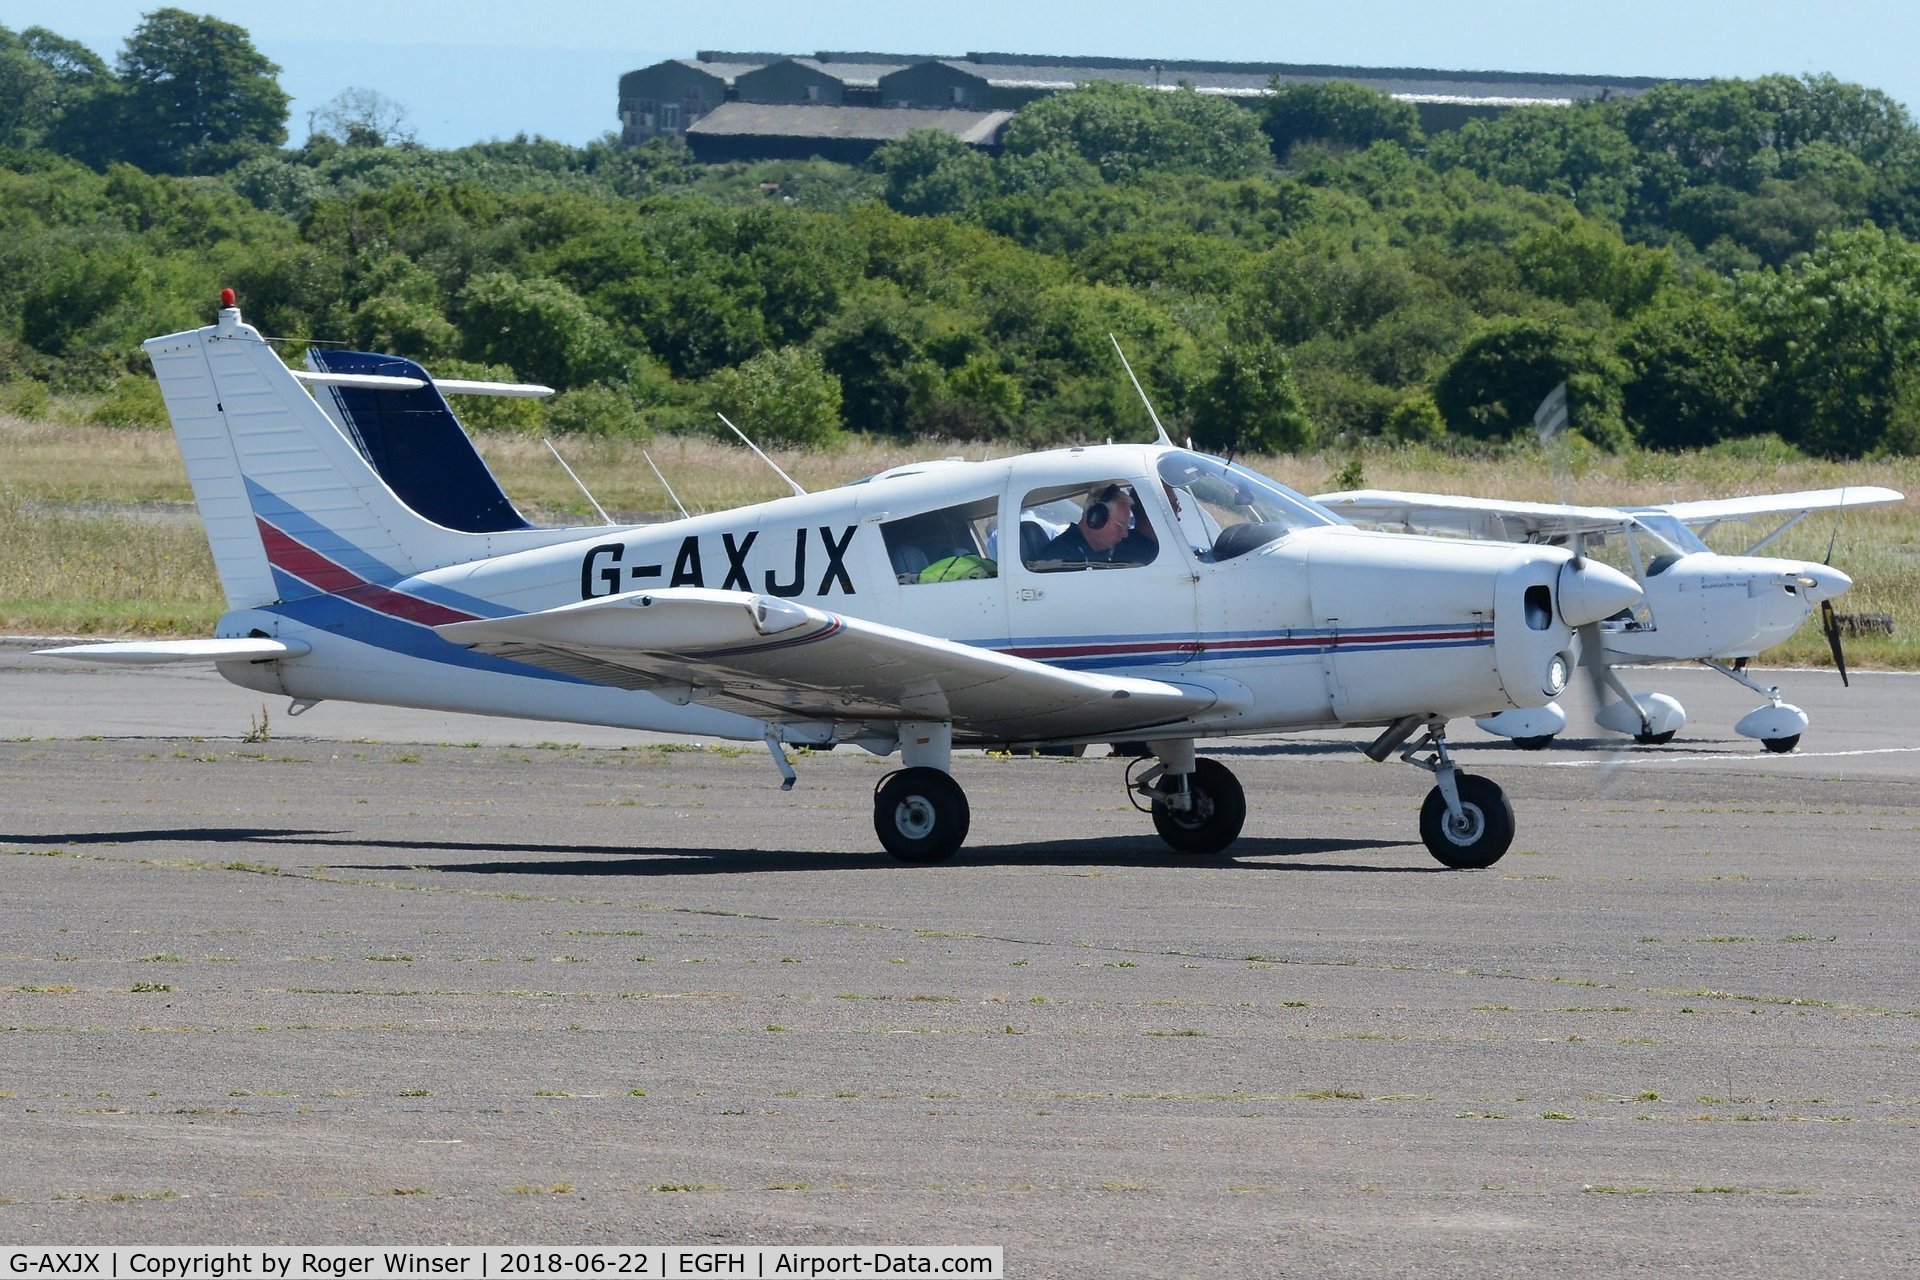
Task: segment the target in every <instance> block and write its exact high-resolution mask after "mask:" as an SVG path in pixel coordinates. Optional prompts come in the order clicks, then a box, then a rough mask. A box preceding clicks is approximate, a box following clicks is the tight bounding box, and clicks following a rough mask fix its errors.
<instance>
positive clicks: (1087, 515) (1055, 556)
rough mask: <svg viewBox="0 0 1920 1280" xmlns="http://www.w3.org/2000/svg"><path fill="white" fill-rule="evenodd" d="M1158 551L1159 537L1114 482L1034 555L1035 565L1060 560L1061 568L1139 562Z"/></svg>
mask: <svg viewBox="0 0 1920 1280" xmlns="http://www.w3.org/2000/svg"><path fill="white" fill-rule="evenodd" d="M1159 551H1160V539H1159V537H1158V535H1156V534H1155V533H1154V531H1153V526H1152V525H1151V524H1150V523H1148V521H1147V516H1146V513H1145V512H1144V511H1141V510H1140V509H1139V504H1138V503H1136V502H1135V501H1134V498H1133V494H1132V493H1131V492H1130V491H1129V490H1128V489H1127V488H1126V486H1124V485H1121V484H1119V483H1117V482H1116V483H1114V484H1110V485H1108V486H1106V487H1105V488H1104V489H1102V490H1100V491H1099V492H1098V493H1096V494H1095V495H1094V497H1093V500H1092V501H1091V502H1089V503H1087V508H1086V510H1085V511H1083V512H1081V513H1080V519H1079V521H1078V523H1076V524H1072V525H1069V526H1067V529H1066V531H1065V532H1063V533H1061V534H1060V535H1059V536H1058V537H1056V538H1054V539H1053V541H1051V542H1049V543H1047V545H1046V548H1045V549H1044V550H1043V551H1042V552H1041V553H1040V554H1039V556H1037V557H1035V562H1036V564H1041V563H1046V562H1049V561H1058V562H1061V565H1062V567H1064V568H1074V567H1077V566H1079V565H1083V564H1096V563H1106V564H1115V565H1141V564H1146V563H1148V562H1149V561H1151V560H1152V559H1153V558H1154V556H1155V555H1157V554H1158V553H1159Z"/></svg>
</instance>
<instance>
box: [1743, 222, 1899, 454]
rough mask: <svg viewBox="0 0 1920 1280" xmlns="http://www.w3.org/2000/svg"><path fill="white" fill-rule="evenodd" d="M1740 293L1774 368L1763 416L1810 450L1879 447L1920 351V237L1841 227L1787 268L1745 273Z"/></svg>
mask: <svg viewBox="0 0 1920 1280" xmlns="http://www.w3.org/2000/svg"><path fill="white" fill-rule="evenodd" d="M1735 298H1736V306H1737V307H1738V309H1739V312H1740V314H1741V317H1742V319H1743V320H1744V321H1745V322H1746V323H1748V324H1750V325H1752V326H1753V328H1754V330H1755V331H1756V334H1757V349H1758V356H1759V359H1760V361H1761V362H1762V364H1763V366H1764V367H1766V368H1768V369H1769V371H1770V373H1771V376H1770V378H1769V379H1768V383H1767V386H1766V389H1765V393H1764V395H1763V398H1762V401H1761V408H1760V414H1759V422H1758V423H1757V424H1756V425H1757V426H1758V427H1759V428H1760V429H1761V430H1762V431H1772V432H1774V433H1776V434H1778V435H1779V436H1780V437H1781V438H1782V439H1784V440H1786V441H1787V442H1788V443H1790V444H1795V445H1798V446H1799V447H1800V448H1802V449H1804V450H1806V451H1807V452H1809V453H1819V454H1827V455H1830V456H1835V457H1860V456H1862V455H1864V454H1866V453H1870V452H1872V451H1874V450H1875V449H1877V448H1879V447H1880V446H1881V444H1882V443H1883V441H1884V439H1885V437H1886V433H1887V430H1888V426H1889V420H1890V417H1891V415H1892V414H1893V412H1894V409H1895V405H1896V401H1897V400H1898V398H1899V396H1898V390H1899V383H1898V378H1899V375H1900V371H1901V370H1902V369H1904V368H1906V367H1908V366H1910V365H1912V364H1913V363H1914V362H1915V361H1916V360H1917V359H1920V245H1916V244H1913V243H1912V242H1910V241H1907V240H1904V239H1902V238H1900V237H1899V236H1894V235H1889V234H1888V233H1886V232H1884V231H1881V230H1879V229H1878V228H1873V227H1863V228H1859V229H1856V230H1851V231H1840V232H1835V233H1833V234H1831V235H1828V236H1825V237H1823V238H1822V239H1821V241H1820V243H1819V245H1818V246H1817V247H1816V248H1815V249H1814V251H1813V252H1812V253H1810V254H1808V255H1806V256H1805V257H1804V258H1799V259H1795V260H1794V261H1793V262H1792V263H1790V264H1789V265H1788V266H1787V267H1785V268H1782V269H1781V270H1778V271H1765V272H1749V273H1747V274H1745V275H1743V276H1741V277H1740V278H1739V280H1738V281H1737V282H1736V292H1735Z"/></svg>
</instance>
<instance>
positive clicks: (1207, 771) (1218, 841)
mask: <svg viewBox="0 0 1920 1280" xmlns="http://www.w3.org/2000/svg"><path fill="white" fill-rule="evenodd" d="M1187 790H1188V791H1190V792H1191V793H1192V795H1193V807H1192V808H1191V809H1189V810H1187V811H1186V812H1184V813H1176V812H1174V811H1173V810H1172V809H1169V808H1168V807H1167V805H1166V802H1165V801H1164V800H1161V799H1158V798H1156V799H1155V800H1154V802H1153V829H1154V830H1155V831H1158V832H1159V833H1160V838H1161V839H1162V840H1165V841H1166V842H1167V844H1168V846H1169V847H1170V848H1172V850H1173V851H1174V852H1175V853H1188V854H1202V855H1204V854H1211V853H1219V852H1221V851H1222V850H1224V849H1225V848H1226V847H1227V846H1228V845H1230V844H1232V843H1233V842H1234V841H1235V840H1237V839H1239V838H1240V828H1241V827H1242V826H1244V825H1246V821H1247V793H1246V792H1245V791H1244V790H1242V789H1241V786H1240V779H1238V778H1236V777H1234V776H1233V770H1231V769H1229V768H1227V766H1225V765H1223V764H1221V763H1220V762H1219V761H1218V760H1196V761H1194V762H1193V773H1192V775H1191V776H1190V777H1189V778H1188V779H1187Z"/></svg>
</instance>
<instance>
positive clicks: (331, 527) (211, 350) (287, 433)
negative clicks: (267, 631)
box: [144, 306, 570, 609]
mask: <svg viewBox="0 0 1920 1280" xmlns="http://www.w3.org/2000/svg"><path fill="white" fill-rule="evenodd" d="M144 345H145V348H146V351H147V355H148V357H149V358H151V359H152V361H153V368H154V373H155V376H156V377H157V378H158V379H159V383H160V391H161V395H162V396H163V397H164V398H165V400H166V405H167V414H168V416H169V417H170V418H172V420H173V429H174V434H175V435H176V436H177V437H178V438H179V442H180V453H181V456H182V457H183V458H184V459H185V461H186V464H187V476H188V479H189V480H191V481H192V484H193V496H194V499H195V501H197V502H198V503H199V506H200V515H201V519H202V520H203V521H204V522H205V524H206V527H207V540H208V542H209V543H210V544H211V546H212V549H213V561H214V567H215V568H216V569H217V570H218V571H219V574H220V585H221V587H222V588H223V589H224V590H225V592H226V595H227V602H228V604H229V606H230V607H232V608H234V609H245V608H253V607H257V606H260V605H265V604H270V603H273V602H275V601H279V600H287V599H294V598H298V597H301V596H307V595H314V594H320V593H325V592H334V591H340V590H344V589H347V588H348V587H350V586H353V585H356V584H360V583H366V582H375V583H391V582H395V581H398V580H400V579H402V578H405V577H408V576H410V575H412V574H415V573H418V572H421V571H423V570H426V569H433V568H438V567H441V566H443V565H449V564H459V563H463V562H466V561H469V560H473V559H477V558H479V557H481V556H484V555H497V554H500V553H501V552H503V551H508V550H518V549H520V548H521V547H526V546H540V545H545V544H547V543H550V542H554V541H559V540H561V539H562V538H565V537H567V536H570V535H569V534H567V533H566V532H565V531H562V530H554V529H534V528H530V527H528V526H527V524H526V522H525V521H523V520H521V519H520V518H519V515H518V513H516V512H512V508H511V506H509V505H507V504H506V499H505V497H504V495H501V494H500V492H499V486H498V485H497V484H496V483H495V482H494V481H493V477H492V475H491V474H490V473H488V472H487V471H486V467H485V464H484V463H482V462H481V461H480V459H479V457H478V455H477V454H473V452H472V445H471V444H470V443H468V442H465V441H464V433H461V434H462V436H463V440H462V446H461V447H462V448H463V449H464V450H465V453H466V455H467V457H466V459H464V460H462V462H461V467H462V475H463V477H464V479H465V480H466V481H467V482H468V483H469V484H471V483H472V482H473V480H474V474H475V472H476V471H477V473H478V475H479V476H480V477H482V478H484V482H485V484H486V486H487V487H488V488H489V489H490V490H491V492H492V494H493V495H495V496H496V497H497V498H498V505H497V506H494V505H489V502H488V501H487V500H483V502H482V504H481V505H482V507H484V508H485V509H486V511H487V512H488V515H487V517H486V518H484V519H480V520H478V523H479V524H482V525H486V524H493V525H496V526H498V530H497V531H490V532H481V531H470V530H471V527H472V526H473V525H474V524H475V523H476V521H475V520H472V519H469V520H467V521H465V522H464V523H466V524H467V525H468V526H469V528H468V529H466V530H463V529H462V528H461V527H459V522H456V523H455V525H454V527H449V526H448V525H446V524H442V523H439V522H438V521H437V520H436V519H432V518H429V517H428V516H427V515H423V514H422V513H421V512H420V511H419V510H417V509H416V508H415V507H414V506H412V505H410V503H409V502H408V501H407V500H403V499H402V497H401V496H400V493H399V492H396V489H400V490H401V491H402V492H406V491H408V488H409V487H411V489H412V492H411V493H410V496H411V497H412V498H414V499H415V500H421V494H422V493H423V492H425V489H426V487H427V486H425V484H424V482H422V481H421V480H420V479H419V478H420V477H422V476H424V475H426V474H427V463H426V461H425V460H424V458H420V457H416V458H415V460H414V461H413V462H411V463H409V464H408V465H407V466H406V467H403V468H401V471H402V472H404V473H406V474H407V475H409V476H411V477H413V479H412V480H409V481H405V482H403V483H402V484H400V485H390V484H389V483H388V482H387V481H386V480H384V479H383V478H382V476H381V474H380V472H379V471H378V470H376V469H375V467H374V465H373V463H372V462H371V461H369V458H370V457H372V456H377V455H373V454H372V453H371V451H370V450H363V449H362V448H358V447H356V445H355V443H354V442H353V441H352V440H350V439H349V438H348V436H347V435H346V434H344V433H343V431H342V428H341V426H340V425H339V424H336V422H335V421H333V420H332V419H330V418H329V416H328V414H327V413H326V412H325V411H324V410H323V409H322V408H321V407H320V405H319V404H317V403H316V402H315V401H314V399H313V397H312V396H310V395H308V394H307V392H306V390H305V389H304V388H303V387H302V386H301V385H300V383H299V382H298V380H296V379H295V377H294V375H293V373H292V371H291V370H289V369H288V368H287V367H286V365H284V364H282V363H281V361H280V357H279V356H278V355H276V354H275V353H274V351H273V348H272V347H270V346H269V345H268V344H267V342H266V340H265V339H263V338H262V337H261V336H260V334H259V332H258V331H257V330H255V329H254V328H253V327H252V326H251V325H248V324H246V323H244V322H243V321H242V320H241V318H240V311H239V309H238V308H237V307H233V306H226V307H223V308H222V309H221V311H220V319H219V322H218V323H217V324H214V325H210V326H208V327H207V328H204V329H193V330H188V331H186V332H183V333H175V334H169V335H168V336H166V337H162V338H152V339H149V340H148V341H147V342H146V343H145V344H144ZM427 392H428V394H429V395H431V396H432V398H433V400H434V401H435V402H436V403H437V404H438V407H439V410H440V411H441V412H442V413H445V417H446V420H447V421H446V424H445V425H449V426H451V427H452V429H453V430H454V431H456V432H458V431H459V426H458V423H456V422H453V421H452V414H451V413H450V412H446V406H445V402H444V401H441V400H440V398H439V394H438V392H435V391H433V390H432V388H431V385H430V384H429V386H428V388H427ZM356 417H357V415H356ZM383 438H384V439H385V440H386V441H387V444H383V448H388V447H390V446H391V441H392V440H393V439H394V438H395V437H393V436H392V435H390V434H389V435H386V436H384V437H383ZM439 439H440V444H441V446H442V447H444V446H445V445H446V444H447V443H448V441H447V440H446V438H445V437H444V436H441V437H440V438H439ZM459 505H460V504H459V503H458V502H457V501H456V502H452V503H451V504H450V505H448V506H447V507H445V508H444V509H441V510H436V514H437V515H444V514H445V511H447V510H453V509H456V508H457V507H458V506H459ZM502 509H504V511H505V512H508V513H511V519H512V521H513V523H512V524H506V523H504V522H503V519H502Z"/></svg>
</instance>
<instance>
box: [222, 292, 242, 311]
mask: <svg viewBox="0 0 1920 1280" xmlns="http://www.w3.org/2000/svg"><path fill="white" fill-rule="evenodd" d="M220 305H221V306H222V307H232V306H236V305H238V304H237V303H236V301H235V299H234V296H233V290H231V289H222V290H221V291H220Z"/></svg>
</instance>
